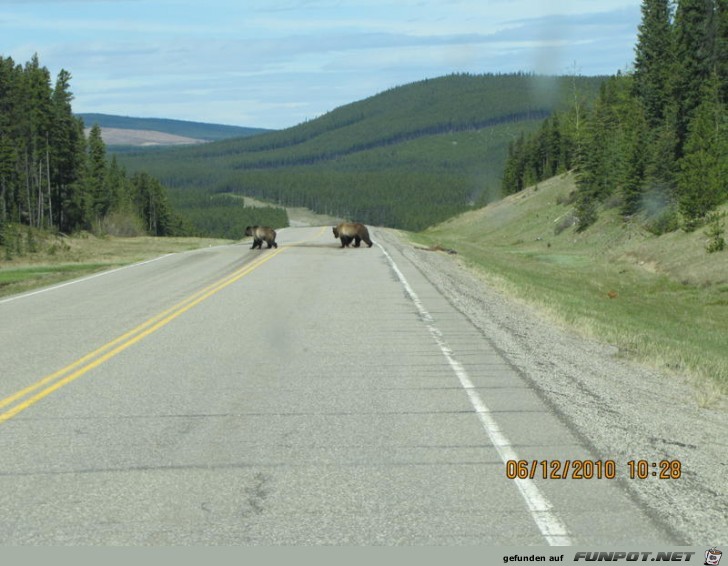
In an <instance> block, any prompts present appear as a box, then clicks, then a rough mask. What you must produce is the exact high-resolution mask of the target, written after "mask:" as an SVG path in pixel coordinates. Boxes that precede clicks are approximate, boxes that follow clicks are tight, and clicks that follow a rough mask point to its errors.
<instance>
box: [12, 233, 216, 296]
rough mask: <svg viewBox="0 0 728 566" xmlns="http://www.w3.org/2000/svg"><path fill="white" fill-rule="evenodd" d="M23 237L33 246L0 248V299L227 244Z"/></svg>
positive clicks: (86, 236) (185, 240)
mask: <svg viewBox="0 0 728 566" xmlns="http://www.w3.org/2000/svg"><path fill="white" fill-rule="evenodd" d="M28 234H29V233H27V232H26V233H23V236H22V238H21V239H22V240H25V241H26V242H27V241H28V240H31V241H32V246H27V245H26V246H24V247H23V246H17V245H16V246H14V249H13V250H6V249H5V248H3V247H2V246H0V297H5V296H9V295H14V294H17V293H23V292H26V291H30V290H32V289H36V288H38V287H43V286H46V285H53V284H55V283H60V282H62V281H66V280H68V279H75V278H77V277H83V276H85V275H89V274H91V273H95V272H98V271H103V270H106V269H112V268H114V267H120V266H122V265H128V264H130V263H136V262H139V261H144V260H146V259H151V258H154V257H158V256H160V255H164V254H168V253H176V252H182V251H187V250H192V249H196V248H200V247H207V246H210V245H217V244H224V243H229V242H228V241H227V240H213V239H205V238H153V237H139V238H97V237H94V236H92V235H90V234H83V235H80V236H77V237H71V238H69V237H60V236H54V235H48V234H43V233H39V232H33V233H32V235H30V236H29V235H28Z"/></svg>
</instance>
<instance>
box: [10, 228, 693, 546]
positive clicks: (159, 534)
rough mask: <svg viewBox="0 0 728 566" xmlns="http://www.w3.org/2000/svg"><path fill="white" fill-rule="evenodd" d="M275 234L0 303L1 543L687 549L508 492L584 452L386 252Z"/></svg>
mask: <svg viewBox="0 0 728 566" xmlns="http://www.w3.org/2000/svg"><path fill="white" fill-rule="evenodd" d="M373 237H374V239H375V241H377V231H376V230H375V231H373ZM278 240H279V243H280V247H279V248H278V249H277V250H267V249H264V250H262V251H258V250H250V249H249V245H248V244H247V243H246V244H238V245H231V246H224V247H216V248H209V249H203V250H197V251H194V252H189V253H184V254H174V255H170V256H165V257H162V258H159V259H157V260H154V261H151V262H147V263H143V264H137V265H134V266H130V267H127V268H123V269H119V270H116V271H113V272H108V273H105V274H103V275H100V276H95V277H92V278H88V279H84V280H80V281H77V282H73V283H72V284H66V285H62V286H58V287H55V288H51V289H48V290H44V291H43V292H40V293H34V294H28V295H22V296H17V297H12V298H10V299H6V300H2V301H0V344H2V349H1V350H0V372H1V373H0V453H1V454H2V458H0V509H2V513H1V514H0V544H104V545H116V544H124V545H170V544H202V545H205V544H273V545H278V544H286V545H289V544H297V545H321V544H343V545H398V544H408V545H412V544H428V545H433V544H434V545H472V544H485V545H493V544H499V545H543V544H555V545H561V544H575V545H579V544H616V543H626V542H630V543H638V542H644V543H659V544H675V543H680V541H679V540H676V539H675V537H674V536H673V535H671V534H669V532H667V531H665V530H664V529H663V527H662V526H661V525H660V524H658V523H656V522H655V521H654V520H653V519H652V518H650V517H648V516H647V515H646V513H645V512H644V511H643V510H642V509H641V508H640V507H639V505H638V504H636V503H635V502H633V501H632V500H631V499H630V497H629V495H627V492H625V491H624V490H623V489H622V488H623V485H622V483H621V481H620V480H619V479H601V480H597V479H581V480H575V479H558V480H557V479H548V480H543V479H539V478H536V479H534V480H513V479H508V478H507V477H506V472H507V466H506V462H507V461H508V460H511V459H524V460H526V461H527V462H530V461H532V460H535V459H538V460H548V461H550V462H556V463H559V462H560V463H564V462H565V460H567V459H568V460H571V461H574V460H587V459H590V458H592V456H591V454H590V451H589V448H588V447H587V446H584V445H583V442H582V441H581V440H580V439H579V437H578V436H576V435H575V434H574V433H572V430H571V428H570V427H569V426H567V424H565V423H563V422H562V421H561V420H559V418H558V417H557V416H555V415H554V414H553V413H552V412H551V410H550V409H549V407H548V406H547V405H545V404H544V403H543V402H542V400H541V398H540V396H539V395H538V394H537V392H535V391H533V390H532V389H531V388H530V387H529V385H528V384H527V383H526V382H525V381H524V380H523V379H522V378H521V377H520V376H519V374H518V373H517V372H516V371H515V370H514V369H513V368H512V366H511V365H510V364H509V362H508V360H507V359H505V358H504V357H503V355H502V354H501V353H500V352H498V351H496V350H495V349H494V348H493V347H492V346H491V345H490V343H489V341H488V340H487V339H486V337H484V336H483V335H481V334H480V333H479V332H478V331H477V330H476V329H475V328H474V327H473V326H472V325H471V324H470V323H469V322H468V321H467V319H466V318H465V317H464V316H463V315H462V314H461V313H459V312H458V311H457V310H455V309H454V308H453V307H452V306H451V305H450V304H449V303H448V302H447V301H446V300H445V299H443V298H442V296H441V295H440V294H439V293H438V292H437V291H436V290H435V288H434V287H432V286H431V285H430V284H429V283H428V281H427V279H426V278H425V277H424V276H423V274H422V273H420V272H419V271H417V270H416V269H415V268H414V266H412V265H411V264H410V263H409V262H408V261H407V260H406V259H405V258H404V257H403V256H401V255H400V254H399V253H398V252H397V251H396V250H395V249H394V248H391V247H388V246H386V245H383V246H382V245H379V244H377V245H375V246H374V247H373V248H371V249H369V248H360V249H345V250H342V249H339V248H338V243H337V242H336V241H335V240H334V239H333V236H332V235H331V232H330V229H328V228H290V229H286V230H282V231H281V232H280V234H279V238H278ZM378 241H380V242H381V239H380V240H378ZM537 471H539V474H540V468H537ZM607 471H608V470H607ZM618 472H619V474H618V475H623V471H622V470H619V471H618ZM595 473H596V471H595ZM539 474H537V475H539Z"/></svg>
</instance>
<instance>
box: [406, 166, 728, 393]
mask: <svg viewBox="0 0 728 566" xmlns="http://www.w3.org/2000/svg"><path fill="white" fill-rule="evenodd" d="M574 188H575V186H574V178H573V176H571V175H565V176H562V177H558V178H554V179H551V180H549V181H547V182H544V183H541V184H539V185H538V186H537V187H531V188H529V189H526V190H524V191H522V192H521V193H518V194H515V195H512V196H510V197H508V198H506V199H503V200H502V201H499V202H497V203H493V204H491V205H489V206H487V207H485V208H482V209H479V210H477V211H473V212H468V213H465V214H463V215H461V216H458V217H456V218H453V219H451V220H449V221H447V222H444V223H442V224H440V225H438V226H435V227H433V228H431V229H429V230H427V231H425V232H424V233H422V234H421V235H418V236H417V237H416V238H417V240H418V241H419V242H420V243H423V244H426V245H441V246H443V247H446V248H452V249H455V250H457V251H458V252H459V253H460V256H461V257H462V258H463V259H464V261H465V262H466V263H467V264H468V265H470V266H472V267H474V268H475V269H476V270H477V272H478V273H479V276H480V277H482V278H484V279H485V280H487V281H488V282H489V284H491V285H494V286H495V287H496V288H498V289H499V290H501V291H503V292H506V293H508V294H509V295H510V296H512V297H517V298H519V299H520V300H522V301H525V302H527V303H528V304H529V305H531V306H534V307H537V308H538V309H539V311H540V312H541V314H542V315H543V316H545V317H546V318H548V319H549V320H551V321H552V322H554V323H557V324H559V325H562V326H564V327H568V328H569V329H571V330H572V331H576V332H578V333H580V334H581V335H582V336H585V337H588V338H592V339H598V340H600V341H603V342H606V343H609V344H611V345H612V346H613V347H614V348H616V349H617V350H618V351H619V354H620V356H623V357H627V358H630V359H633V360H638V361H640V362H643V363H648V364H650V365H651V366H653V367H655V368H656V369H658V370H660V371H667V372H670V373H672V374H673V375H676V376H678V377H679V378H683V379H691V380H693V381H694V383H695V385H696V388H697V391H696V396H697V397H698V398H699V400H700V403H701V404H703V405H711V404H712V403H715V402H717V401H718V400H719V399H720V397H721V392H722V393H726V392H728V354H727V352H728V348H727V347H726V346H727V344H726V341H725V336H726V332H727V331H728V300H726V299H727V297H728V261H726V260H725V252H722V253H720V252H719V253H717V254H708V253H707V252H706V251H705V244H706V241H707V236H706V235H705V233H704V230H703V229H699V230H696V231H695V232H693V233H690V234H686V233H683V232H674V233H671V234H666V235H663V236H660V237H657V236H654V235H652V234H650V233H649V232H647V231H646V230H644V229H643V228H642V227H641V226H640V224H639V222H633V223H624V222H623V220H622V219H621V217H619V215H618V213H617V210H616V209H612V210H606V211H603V212H602V213H601V215H600V219H599V221H598V222H597V223H596V225H594V226H593V227H592V228H590V229H589V230H587V231H585V232H583V233H577V232H576V231H575V228H574V226H573V219H572V216H573V213H572V206H571V205H570V204H569V195H570V193H571V192H572V191H573V190H574ZM698 321H699V324H698ZM687 328H689V329H690V332H685V329H687Z"/></svg>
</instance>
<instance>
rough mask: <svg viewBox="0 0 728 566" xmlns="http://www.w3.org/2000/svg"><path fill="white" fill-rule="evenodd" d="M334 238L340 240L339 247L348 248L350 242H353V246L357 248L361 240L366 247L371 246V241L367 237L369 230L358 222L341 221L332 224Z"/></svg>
mask: <svg viewBox="0 0 728 566" xmlns="http://www.w3.org/2000/svg"><path fill="white" fill-rule="evenodd" d="M333 231H334V238H339V239H340V240H341V247H342V248H348V247H349V244H351V242H352V241H353V242H354V247H355V248H358V247H359V246H360V245H361V242H362V240H364V242H365V243H366V245H367V246H368V247H370V248H371V247H372V245H373V244H372V241H371V240H370V239H369V230H367V227H366V226H364V224H361V223H359V222H342V223H341V224H339V225H338V226H334V228H333Z"/></svg>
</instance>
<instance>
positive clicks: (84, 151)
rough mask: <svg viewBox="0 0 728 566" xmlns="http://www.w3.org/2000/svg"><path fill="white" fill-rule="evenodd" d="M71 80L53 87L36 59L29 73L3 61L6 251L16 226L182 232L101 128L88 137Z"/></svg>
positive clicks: (151, 185) (0, 103)
mask: <svg viewBox="0 0 728 566" xmlns="http://www.w3.org/2000/svg"><path fill="white" fill-rule="evenodd" d="M70 80H71V75H70V73H69V72H68V71H66V70H61V71H60V72H59V73H58V76H57V78H56V81H55V84H51V83H52V82H51V76H50V73H49V71H48V69H47V68H45V67H42V66H41V65H40V63H39V61H38V57H37V56H34V57H33V58H32V59H31V60H30V61H29V62H28V63H26V64H25V65H24V66H22V65H19V64H16V63H15V62H14V61H13V60H12V59H11V58H3V57H0V243H2V238H3V235H4V233H5V228H6V227H7V226H9V225H10V224H11V223H15V224H24V225H27V226H30V227H33V228H40V229H49V230H57V231H60V232H63V233H72V232H75V231H78V230H93V229H102V230H104V229H110V228H116V229H122V230H123V231H126V232H128V231H130V230H131V231H133V232H141V233H144V232H146V233H149V234H152V235H158V236H162V235H169V234H173V233H175V232H177V231H180V230H182V225H181V221H180V220H179V219H178V218H177V217H176V216H175V215H174V214H173V212H172V210H171V208H170V206H169V204H168V201H167V195H166V191H165V189H164V187H163V186H162V185H161V184H160V183H159V181H157V180H155V179H154V178H152V177H150V176H149V175H146V174H144V173H137V174H135V175H133V176H132V177H129V176H127V174H126V173H125V171H124V170H123V169H122V168H121V167H120V166H119V164H118V163H117V162H116V160H115V159H108V157H107V154H106V146H105V144H104V142H103V140H102V138H101V130H100V128H99V127H98V126H94V127H92V128H91V129H90V131H89V133H88V135H86V134H85V132H84V124H83V121H82V120H81V119H79V118H77V117H75V116H74V115H73V112H72V109H71V102H72V100H73V94H72V93H71V90H70Z"/></svg>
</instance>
